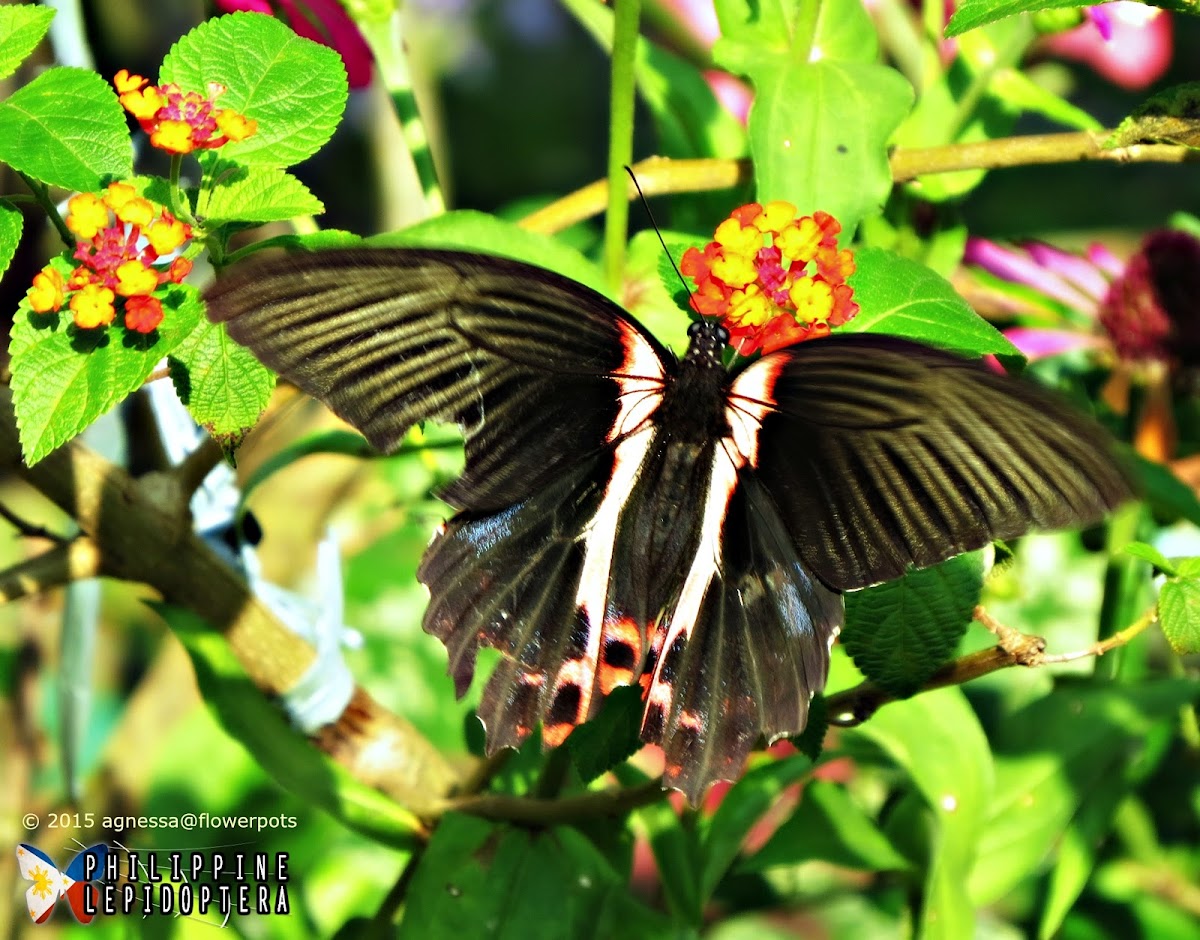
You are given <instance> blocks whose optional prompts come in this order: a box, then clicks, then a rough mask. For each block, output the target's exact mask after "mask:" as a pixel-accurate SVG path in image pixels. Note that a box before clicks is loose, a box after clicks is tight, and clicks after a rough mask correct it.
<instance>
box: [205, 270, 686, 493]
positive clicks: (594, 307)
mask: <svg viewBox="0 0 1200 940" xmlns="http://www.w3.org/2000/svg"><path fill="white" fill-rule="evenodd" d="M205 302H206V305H207V308H208V316H209V318H210V319H212V320H214V321H216V322H223V323H225V324H226V326H227V328H228V330H229V335H230V336H232V337H233V338H234V339H235V340H236V341H237V342H239V343H241V344H243V345H245V346H248V347H250V349H251V350H253V351H254V353H255V355H257V356H258V357H259V359H261V360H262V361H263V362H264V363H265V364H266V365H268V366H270V367H271V368H272V369H274V370H275V371H276V372H278V373H279V374H280V375H282V376H284V377H285V378H287V379H288V380H289V381H292V382H294V383H295V384H296V385H298V386H299V387H300V388H302V389H303V390H304V391H306V392H308V393H309V394H310V395H312V396H313V397H315V398H318V399H320V400H321V401H323V402H325V403H326V404H327V405H329V407H330V408H331V409H332V410H333V411H334V412H335V413H337V414H338V415H340V416H341V417H342V418H344V419H345V420H346V421H348V422H349V423H350V424H352V425H354V427H356V428H358V429H359V430H360V431H362V433H363V434H364V435H365V436H366V438H367V440H368V441H370V442H371V444H372V445H373V446H374V447H375V448H376V449H378V450H380V451H384V452H386V451H389V450H392V449H393V448H395V447H396V445H397V444H398V443H399V442H400V439H401V437H403V435H404V433H405V432H406V431H407V430H408V429H409V428H410V427H412V426H413V425H414V424H416V423H417V422H420V421H426V420H436V421H446V422H452V423H458V424H461V425H462V426H463V428H464V432H465V436H466V470H465V472H464V473H463V475H462V476H461V477H460V478H459V479H458V481H457V482H455V483H454V484H452V485H451V486H450V487H449V489H447V490H446V491H445V492H444V493H443V494H442V496H443V498H444V499H445V500H446V501H447V502H449V503H450V504H451V505H453V506H455V507H456V508H459V509H468V510H472V511H488V510H493V511H494V510H500V509H504V508H507V507H508V506H510V505H512V504H513V503H515V502H518V501H520V500H521V499H523V498H525V497H526V496H528V495H529V494H530V493H532V492H535V491H537V490H538V489H539V488H540V487H542V486H543V485H546V484H548V483H550V482H551V481H553V480H555V479H557V478H558V477H559V476H560V475H561V474H562V473H563V472H564V471H565V470H566V469H567V468H569V467H570V466H571V465H572V464H573V463H575V462H577V461H580V460H587V459H589V458H590V457H591V456H592V455H594V454H595V453H597V452H598V451H600V450H601V449H603V448H605V447H607V446H608V445H609V444H611V443H612V442H613V441H615V440H616V439H617V438H618V437H620V436H621V434H623V433H625V432H626V431H628V430H629V429H630V427H632V425H633V424H635V423H636V421H637V420H641V418H643V417H645V415H646V414H647V413H648V411H649V410H652V403H653V402H654V401H655V400H656V396H657V395H658V394H659V393H660V392H661V390H662V385H663V382H664V380H665V376H666V375H667V373H668V372H669V370H670V369H671V368H673V365H672V358H671V355H670V353H668V352H667V351H666V350H664V349H663V347H662V346H661V345H659V344H658V342H657V341H656V340H654V339H653V338H652V337H651V336H649V334H647V333H645V332H644V331H643V330H641V329H640V328H639V327H638V326H637V324H636V323H635V322H634V321H633V320H632V319H631V318H630V317H629V316H628V314H626V313H625V312H624V311H623V310H621V308H620V307H618V306H617V305H616V304H614V303H612V302H611V301H609V300H607V299H606V298H604V297H602V296H601V295H600V294H597V293H596V292H594V291H592V290H589V289H588V288H586V287H583V286H581V285H579V284H577V283H575V282H574V281H570V280H568V279H566V278H563V277H560V276H559V275H556V274H553V273H552V272H550V271H546V270H543V269H542V268H536V267H532V266H530V265H526V264H521V263H520V262H516V261H509V260H506V259H502V258H494V257H486V256H481V255H471V254H465V253H462V252H450V251H438V250H431V249H417V248H405V249H379V248H376V249H370V250H366V249H357V250H356V249H347V250H338V251H322V252H313V253H294V254H289V255H286V256H282V257H279V256H277V257H274V258H272V259H269V260H266V261H263V262H260V263H257V264H254V263H249V264H247V265H245V266H242V267H239V268H236V269H234V270H233V271H232V272H231V273H230V275H229V276H228V277H225V278H223V279H221V280H220V281H218V282H217V284H216V285H214V286H213V287H211V288H210V289H209V290H208V291H207V292H206V294H205ZM647 403H649V407H648V404H647ZM634 416H636V420H635V419H634Z"/></svg>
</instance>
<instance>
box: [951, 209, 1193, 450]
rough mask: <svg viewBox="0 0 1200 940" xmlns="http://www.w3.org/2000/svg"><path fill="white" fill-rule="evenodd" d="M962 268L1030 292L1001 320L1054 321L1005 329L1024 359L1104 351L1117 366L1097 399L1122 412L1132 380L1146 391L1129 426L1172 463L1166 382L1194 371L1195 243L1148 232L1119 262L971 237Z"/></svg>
mask: <svg viewBox="0 0 1200 940" xmlns="http://www.w3.org/2000/svg"><path fill="white" fill-rule="evenodd" d="M963 260H964V263H966V264H967V265H974V266H977V267H979V268H982V269H983V270H985V271H987V272H989V273H991V274H992V275H994V276H995V277H998V278H1001V279H1002V280H1004V281H1008V282H1009V283H1010V284H1014V285H1021V286H1022V287H1024V288H1032V297H1026V299H1025V300H1024V302H1022V301H1021V300H1020V299H1019V294H1018V292H1014V296H1013V298H1012V299H1013V302H1012V303H1011V304H1010V305H1009V306H1008V310H1007V312H1009V313H1014V314H1020V313H1024V314H1028V313H1030V312H1036V313H1037V314H1039V315H1040V316H1042V317H1045V316H1046V315H1051V316H1053V315H1054V314H1055V313H1057V314H1058V317H1059V320H1060V323H1061V325H1057V324H1056V325H1055V326H1053V327H1050V328H1043V327H1038V326H1019V327H1014V328H1013V329H1010V330H1006V331H1005V336H1007V337H1008V339H1009V340H1010V341H1011V342H1012V343H1013V345H1015V346H1016V347H1017V348H1018V349H1020V350H1021V352H1023V353H1024V354H1025V355H1026V356H1027V357H1029V358H1030V359H1038V358H1042V357H1044V356H1052V355H1056V354H1058V353H1063V352H1067V351H1070V350H1072V349H1080V348H1092V349H1096V350H1101V351H1102V350H1105V349H1107V350H1108V351H1109V353H1110V356H1111V358H1112V359H1113V360H1114V362H1113V366H1114V369H1113V375H1112V378H1111V379H1110V381H1109V382H1108V383H1107V385H1106V386H1105V389H1104V392H1103V396H1104V398H1105V400H1106V401H1107V402H1108V404H1109V405H1110V407H1112V408H1113V410H1114V411H1116V412H1117V413H1118V414H1126V413H1127V412H1128V410H1129V407H1130V382H1131V381H1133V380H1136V381H1137V382H1138V383H1139V384H1141V385H1143V386H1144V387H1145V392H1144V395H1143V399H1142V403H1141V405H1140V406H1139V409H1138V414H1137V416H1136V419H1135V421H1134V425H1133V427H1134V430H1133V444H1134V447H1135V448H1136V449H1137V451H1138V452H1139V453H1140V454H1142V455H1143V456H1146V457H1149V458H1150V459H1153V460H1158V461H1167V460H1169V459H1170V458H1171V457H1172V456H1173V455H1174V453H1175V445H1176V430H1175V419H1174V414H1173V409H1172V402H1171V394H1172V391H1171V390H1172V385H1173V382H1172V376H1178V375H1179V373H1180V372H1181V371H1183V370H1192V369H1196V368H1197V367H1200V241H1198V240H1197V239H1196V238H1194V237H1193V236H1191V235H1189V234H1187V233H1186V232H1180V231H1172V230H1168V229H1162V230H1159V231H1156V232H1151V233H1150V234H1149V235H1147V236H1146V238H1145V240H1144V241H1143V242H1142V244H1141V247H1140V248H1139V249H1138V250H1137V252H1136V253H1135V254H1134V255H1133V256H1132V257H1131V258H1130V259H1129V261H1128V262H1125V263H1122V262H1121V261H1119V260H1118V259H1117V258H1116V257H1115V256H1114V255H1113V254H1112V253H1111V252H1109V251H1108V249H1107V248H1104V247H1103V246H1102V245H1096V244H1093V245H1091V246H1089V247H1088V250H1087V254H1086V256H1080V255H1073V254H1070V253H1068V252H1065V251H1061V250H1060V249H1057V248H1054V247H1052V246H1050V245H1045V244H1041V243H1033V244H1030V245H1027V246H1025V247H1024V248H1021V249H1014V248H1005V247H1002V246H1000V245H997V244H995V243H993V242H989V241H987V240H985V239H982V238H971V239H968V242H967V249H966V253H965V255H964V258H963ZM1039 296H1040V297H1041V298H1043V299H1044V302H1042V303H1040V304H1039V303H1038V302H1037V298H1038V297H1039ZM1072 326H1073V327H1074V329H1072ZM1097 327H1099V330H1097V329H1096V328H1097Z"/></svg>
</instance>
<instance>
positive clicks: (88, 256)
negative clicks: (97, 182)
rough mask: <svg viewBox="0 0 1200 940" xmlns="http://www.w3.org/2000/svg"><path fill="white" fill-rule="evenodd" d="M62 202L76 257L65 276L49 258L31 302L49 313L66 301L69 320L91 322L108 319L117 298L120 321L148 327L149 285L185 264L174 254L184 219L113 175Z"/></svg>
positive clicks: (152, 324) (157, 305) (153, 318)
mask: <svg viewBox="0 0 1200 940" xmlns="http://www.w3.org/2000/svg"><path fill="white" fill-rule="evenodd" d="M67 208H68V210H69V211H68V214H67V219H66V223H67V228H68V229H70V230H71V232H73V233H74V234H75V236H76V237H77V238H78V241H77V242H76V245H75V252H74V258H75V260H76V261H78V262H79V265H78V267H76V268H75V270H73V271H72V272H71V274H70V276H69V277H67V278H65V279H64V278H63V276H62V274H61V273H60V272H59V271H58V270H57V269H56V268H54V267H53V266H52V265H47V266H46V267H44V268H43V269H42V270H41V271H40V272H39V273H38V274H36V275H35V276H34V278H33V286H32V287H31V288H30V289H29V295H28V296H29V305H30V307H31V308H32V309H33V310H34V312H35V313H41V314H50V313H57V312H58V311H59V310H60V309H62V306H63V304H64V303H65V304H66V305H67V307H68V309H70V311H71V315H72V319H73V320H74V322H75V325H76V326H77V327H79V328H80V329H84V330H90V329H96V328H98V327H104V326H108V325H109V324H111V323H112V322H113V320H115V319H116V315H117V308H118V306H120V308H121V310H122V313H123V315H124V323H125V327H126V328H127V329H130V330H133V331H135V332H138V333H150V332H153V331H154V330H155V329H156V328H157V327H158V325H159V324H160V323H161V322H162V319H163V308H162V303H161V302H160V301H159V299H158V298H157V297H155V296H153V295H154V293H155V291H157V290H158V288H159V287H160V286H161V285H163V284H168V283H170V284H178V283H180V282H181V281H182V280H183V279H184V278H185V277H187V275H188V272H190V271H191V269H192V263H191V262H190V261H189V260H187V259H186V258H184V257H183V256H181V255H177V254H175V253H176V252H178V250H179V249H180V248H181V247H182V246H183V244H184V243H185V242H186V241H187V240H188V239H189V238H190V237H191V229H190V227H189V226H188V225H187V224H186V223H184V222H181V221H179V220H178V219H176V218H175V217H174V216H173V215H172V214H171V213H170V212H169V211H168V210H167V209H165V208H163V207H162V206H159V205H157V204H156V203H153V202H151V201H150V200H149V199H146V198H144V197H142V196H139V195H138V194H137V191H136V190H135V189H134V187H133V186H132V185H131V184H129V183H113V184H111V185H110V186H109V187H108V189H107V190H105V192H104V194H103V195H102V196H97V195H95V194H94V193H80V194H79V195H76V196H72V197H71V199H70V201H69V202H68V203H67ZM172 255H173V257H168V256H172Z"/></svg>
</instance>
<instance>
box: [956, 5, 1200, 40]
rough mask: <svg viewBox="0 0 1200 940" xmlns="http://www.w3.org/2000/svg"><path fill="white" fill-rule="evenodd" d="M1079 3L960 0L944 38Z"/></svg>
mask: <svg viewBox="0 0 1200 940" xmlns="http://www.w3.org/2000/svg"><path fill="white" fill-rule="evenodd" d="M1082 5H1083V4H1081V3H1080V2H1079V0H962V2H960V3H959V4H958V9H957V11H956V12H955V14H954V15H953V16H952V17H950V22H949V23H947V24H946V33H945V35H946V37H947V38H950V37H952V36H958V35H960V34H961V33H965V32H966V31H967V30H969V29H975V28H976V27H977V26H983V25H984V24H986V23H994V22H995V21H996V20H1001V19H1004V17H1006V16H1015V15H1016V14H1018V13H1034V12H1037V11H1038V10H1066V9H1074V8H1077V7H1079V6H1082ZM1147 6H1154V7H1161V8H1162V9H1164V10H1176V11H1178V12H1180V13H1192V14H1193V15H1194V14H1195V13H1196V11H1197V7H1198V6H1200V4H1197V2H1196V0H1156V2H1151V3H1148V4H1147Z"/></svg>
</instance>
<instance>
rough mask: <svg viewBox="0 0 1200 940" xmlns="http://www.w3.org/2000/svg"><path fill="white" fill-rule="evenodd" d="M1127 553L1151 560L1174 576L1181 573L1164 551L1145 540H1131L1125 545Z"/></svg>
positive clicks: (1157, 566) (1143, 559) (1158, 567)
mask: <svg viewBox="0 0 1200 940" xmlns="http://www.w3.org/2000/svg"><path fill="white" fill-rule="evenodd" d="M1125 554H1126V555H1132V556H1133V557H1134V558H1140V559H1142V561H1148V562H1150V564H1152V565H1154V567H1155V568H1157V569H1158V570H1159V571H1161V572H1162V573H1163V574H1166V575H1171V576H1174V575H1176V574H1178V573H1179V572H1178V571H1177V570H1176V568H1175V566H1174V565H1173V564H1171V562H1170V561H1168V560H1167V558H1166V556H1165V555H1163V553H1162V552H1160V551H1159V550H1158V549H1157V548H1155V547H1154V546H1153V545H1147V544H1146V543H1145V542H1130V543H1129V544H1128V545H1126V546H1125Z"/></svg>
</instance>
